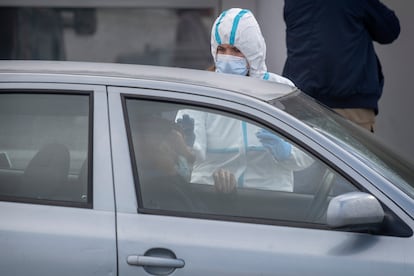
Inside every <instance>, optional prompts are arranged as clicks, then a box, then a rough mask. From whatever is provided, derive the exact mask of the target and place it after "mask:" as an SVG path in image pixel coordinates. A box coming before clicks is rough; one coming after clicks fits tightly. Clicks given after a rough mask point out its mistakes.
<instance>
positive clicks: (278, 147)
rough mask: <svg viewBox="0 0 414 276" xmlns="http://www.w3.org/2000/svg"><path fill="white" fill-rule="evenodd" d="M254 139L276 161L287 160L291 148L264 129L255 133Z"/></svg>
mask: <svg viewBox="0 0 414 276" xmlns="http://www.w3.org/2000/svg"><path fill="white" fill-rule="evenodd" d="M256 137H257V138H258V139H259V141H260V142H261V143H262V145H263V147H265V148H266V149H268V150H269V151H270V153H271V154H272V155H273V157H274V158H275V159H276V160H277V161H283V160H286V159H288V158H289V156H290V153H291V150H292V146H291V145H290V144H289V143H287V142H286V141H284V140H283V139H282V138H280V137H279V136H277V135H275V134H273V133H271V132H269V131H267V130H265V129H261V130H259V131H258V132H257V133H256Z"/></svg>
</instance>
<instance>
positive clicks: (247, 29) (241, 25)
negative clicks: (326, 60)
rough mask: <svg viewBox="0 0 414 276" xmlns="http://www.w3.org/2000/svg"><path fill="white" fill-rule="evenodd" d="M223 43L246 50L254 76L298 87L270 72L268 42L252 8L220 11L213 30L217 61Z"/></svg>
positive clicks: (214, 53)
mask: <svg viewBox="0 0 414 276" xmlns="http://www.w3.org/2000/svg"><path fill="white" fill-rule="evenodd" d="M220 44H230V45H232V46H235V47H237V49H239V50H240V51H241V52H242V53H243V55H244V56H245V57H246V59H247V62H248V63H249V66H250V69H249V74H250V76H252V77H255V78H260V79H266V80H271V81H276V82H281V83H286V84H288V85H291V86H294V84H293V83H292V82H291V81H290V80H288V79H286V78H284V77H281V76H279V75H276V74H273V73H270V72H267V66H266V62H265V60H266V42H265V40H264V38H263V35H262V32H261V30H260V27H259V24H258V23H257V21H256V18H255V17H254V15H253V14H252V13H251V12H250V11H249V10H245V9H239V8H232V9H229V10H226V11H224V12H222V13H221V14H220V16H219V17H218V18H217V19H216V21H215V22H214V24H213V28H212V29H211V54H212V55H213V59H214V62H216V55H217V47H218V46H219V45H220Z"/></svg>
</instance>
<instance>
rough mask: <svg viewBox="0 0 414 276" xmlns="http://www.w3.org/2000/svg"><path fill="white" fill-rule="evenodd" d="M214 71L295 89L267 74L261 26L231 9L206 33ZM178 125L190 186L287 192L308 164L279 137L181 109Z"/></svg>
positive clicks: (227, 119) (238, 122) (246, 14)
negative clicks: (188, 154) (190, 158)
mask: <svg viewBox="0 0 414 276" xmlns="http://www.w3.org/2000/svg"><path fill="white" fill-rule="evenodd" d="M211 53H212V55H213V58H214V63H215V71H216V72H218V73H229V74H238V75H245V76H250V77H254V78H260V79H264V80H269V81H276V82H281V83H285V84H288V85H291V86H294V84H293V83H292V82H291V81H290V80H288V79H286V78H284V77H281V76H279V75H276V74H273V73H269V72H267V68H266V64H265V57H266V44H265V41H264V38H263V36H262V33H261V31H260V27H259V25H258V23H257V21H256V19H255V18H254V16H253V14H252V13H251V12H250V11H248V10H243V9H238V8H232V9H229V10H226V11H224V12H222V13H221V15H220V16H219V17H218V18H217V19H216V20H215V22H214V24H213V27H212V31H211ZM177 123H178V124H180V125H181V126H182V127H183V129H184V133H187V134H188V135H187V137H186V138H187V144H188V145H189V146H190V147H192V149H193V151H194V153H195V156H196V161H195V163H194V166H193V170H192V174H191V182H192V183H199V184H211V185H213V184H214V185H215V188H216V190H218V191H220V192H224V193H230V192H233V191H234V190H235V189H236V187H250V188H260V189H267V190H280V191H292V190H293V170H299V169H302V168H304V167H306V166H308V165H309V164H310V163H311V162H312V160H311V158H310V157H309V156H307V155H306V154H304V153H303V152H302V151H301V150H299V149H297V148H296V147H294V146H293V145H291V144H289V143H287V142H286V141H284V140H283V139H281V138H280V137H279V136H277V135H275V134H273V133H271V132H269V131H267V130H264V129H261V128H259V127H258V126H256V125H253V124H250V123H246V122H243V121H241V120H238V119H234V118H231V117H227V116H223V115H219V114H213V113H208V112H201V111H195V110H181V111H180V112H178V114H177Z"/></svg>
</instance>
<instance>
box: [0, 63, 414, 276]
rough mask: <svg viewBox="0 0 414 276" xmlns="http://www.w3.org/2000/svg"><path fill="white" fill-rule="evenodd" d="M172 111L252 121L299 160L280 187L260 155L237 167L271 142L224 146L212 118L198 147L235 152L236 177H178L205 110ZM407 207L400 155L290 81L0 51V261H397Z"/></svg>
mask: <svg viewBox="0 0 414 276" xmlns="http://www.w3.org/2000/svg"><path fill="white" fill-rule="evenodd" d="M180 114H184V115H188V114H199V115H200V116H211V115H212V116H220V117H221V118H224V119H226V120H229V121H231V122H236V123H237V124H239V125H241V126H244V127H245V128H243V129H244V130H246V129H247V130H248V129H249V128H251V129H253V128H255V129H262V130H266V131H267V133H268V134H269V135H271V136H272V137H273V136H274V135H275V136H277V137H279V138H281V139H283V141H284V142H286V143H288V144H289V145H290V146H289V149H292V150H294V152H295V154H296V156H302V157H303V158H302V159H301V160H302V161H303V162H301V165H300V166H296V167H295V168H293V169H291V170H289V171H287V172H288V173H287V174H286V175H288V176H289V177H288V178H286V179H284V180H283V181H285V180H288V182H287V183H288V186H287V187H288V188H286V187H285V188H283V189H281V188H280V186H279V185H278V184H280V183H281V182H282V180H281V179H279V175H278V174H274V173H275V172H276V171H280V170H281V169H282V167H283V168H284V167H285V166H286V163H284V162H282V161H280V160H276V159H274V160H273V161H268V162H267V163H265V164H264V165H260V166H259V167H260V168H261V171H260V172H258V173H256V175H257V178H255V179H254V180H253V178H248V177H245V178H244V179H243V176H246V175H247V173H246V174H244V173H245V172H248V171H249V170H250V169H253V167H252V166H255V165H254V164H255V159H254V156H256V155H255V154H256V153H261V154H267V155H269V156H271V154H272V151H271V149H269V147H266V146H262V147H261V146H254V147H253V146H251V147H250V146H246V147H244V148H237V147H235V146H234V144H233V143H232V142H233V140H237V139H238V138H237V139H236V138H235V139H233V138H232V139H229V137H233V136H234V133H232V132H225V131H224V130H223V131H216V133H213V135H216V137H219V138H217V141H218V142H221V141H224V140H226V141H227V140H231V141H230V143H229V144H228V145H223V148H222V150H223V152H225V153H226V154H219V153H218V152H217V151H216V152H214V151H210V152H208V151H207V152H208V153H209V154H210V153H211V154H216V155H214V156H215V161H214V162H212V163H209V166H210V168H213V169H214V168H216V169H217V170H219V169H221V168H222V167H226V166H227V165H226V164H229V163H226V162H228V161H229V160H228V159H225V158H224V156H227V157H228V156H229V154H233V155H232V156H233V157H234V158H236V157H237V158H238V157H239V156H241V155H244V157H245V159H244V160H245V162H244V163H243V162H233V163H232V165H231V166H229V167H227V169H228V170H229V171H231V170H234V171H235V172H234V174H233V176H234V175H235V176H236V178H237V185H236V186H235V187H231V188H230V189H224V190H223V189H220V188H218V187H219V186H217V182H216V181H214V182H213V183H212V182H211V181H210V182H209V181H206V182H203V181H201V180H200V181H199V180H194V179H195V178H194V176H195V171H196V170H197V169H198V168H199V167H197V166H199V165H200V164H201V161H200V162H199V161H197V160H198V159H197V158H198V157H194V156H192V155H191V154H190V153H193V152H194V150H195V149H194V139H195V140H197V139H199V138H200V137H199V136H200V132H196V131H194V129H195V128H196V127H198V128H200V127H201V129H203V127H206V125H203V124H201V123H200V121H199V119H198V118H199V117H200V116H199V117H197V116H187V117H186V120H185V121H187V122H190V124H187V125H184V124H182V122H183V121H184V116H182V117H181V116H180ZM192 123H193V124H192ZM188 126H189V127H188ZM246 133H247V131H246V132H245V134H246ZM247 134H249V133H247ZM253 134H254V133H253ZM188 137H190V138H191V137H192V140H193V141H190V142H188V140H187V138H188ZM220 137H221V138H220ZM236 137H237V136H236ZM252 137H253V136H252ZM252 139H253V138H252ZM190 140H191V139H190ZM183 141H184V143H183ZM217 141H216V142H217ZM246 143H247V142H246ZM205 144H206V146H207V147H208V146H209V145H210V144H213V142H210V141H207V142H206V143H205ZM246 145H247V144H246ZM187 150H188V152H190V153H188V152H187ZM223 152H221V153H223ZM249 154H251V155H249ZM188 156H192V157H194V158H193V159H192V160H190V158H189V157H188ZM227 157H226V158H227ZM289 158H290V157H289ZM269 160H270V159H269ZM166 171H168V173H166ZM236 171H237V172H236ZM239 171H242V173H241V174H240V173H238V172H239ZM272 174H273V175H275V176H272V177H266V176H267V175H272ZM206 178H209V179H210V180H211V179H214V180H216V179H215V178H214V175H210V174H209V175H207V177H206ZM240 179H242V180H243V181H244V182H243V184H242V185H239V183H240ZM289 181H290V182H289ZM253 182H254V183H259V185H256V184H255V185H256V186H255V185H253ZM265 182H266V183H268V182H269V183H276V184H274V185H273V184H269V185H267V186H265V185H260V184H261V183H265ZM413 218H414V167H413V166H411V165H409V163H407V162H405V161H404V160H403V159H402V158H401V157H399V156H397V155H396V154H395V153H393V152H391V151H389V150H387V148H386V147H384V146H383V145H381V142H379V141H378V140H377V139H376V137H375V135H373V134H371V133H369V132H367V131H365V130H363V129H361V128H359V127H358V126H355V125H353V124H352V123H350V122H348V121H347V120H344V119H342V118H341V117H339V116H338V115H336V114H335V113H334V112H332V111H330V110H329V109H327V108H325V107H323V106H322V105H320V104H319V103H317V102H316V101H314V100H312V99H311V98H309V97H308V96H306V95H305V94H303V93H302V92H301V91H299V90H297V89H296V88H295V87H290V86H286V85H282V84H277V83H272V82H268V81H263V80H258V79H253V78H247V77H239V76H231V75H225V74H217V73H213V72H206V71H200V70H190V69H179V68H163V67H151V66H137V65H122V64H101V63H77V62H46V61H0V275H42V276H46V275H84V276H86V275H123V276H124V275H134V276H136V275H170V274H173V275H347V276H348V275H376V276H377V275H387V276H389V275H407V276H412V275H414V240H413V230H412V229H413V228H414V221H413Z"/></svg>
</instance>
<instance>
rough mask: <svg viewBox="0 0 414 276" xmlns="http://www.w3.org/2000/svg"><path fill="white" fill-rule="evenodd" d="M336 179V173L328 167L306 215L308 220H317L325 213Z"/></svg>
mask: <svg viewBox="0 0 414 276" xmlns="http://www.w3.org/2000/svg"><path fill="white" fill-rule="evenodd" d="M334 180H335V174H334V173H333V172H332V171H331V170H330V169H329V168H328V169H326V171H325V173H324V175H323V177H322V181H321V183H320V185H319V188H318V190H317V191H316V193H315V197H314V198H313V200H312V202H311V204H310V208H309V212H308V214H307V216H306V218H307V221H309V222H317V221H318V220H319V219H321V218H322V217H323V215H324V214H325V211H326V209H327V207H328V204H327V200H328V197H329V193H330V192H331V190H332V185H333V183H334Z"/></svg>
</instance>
